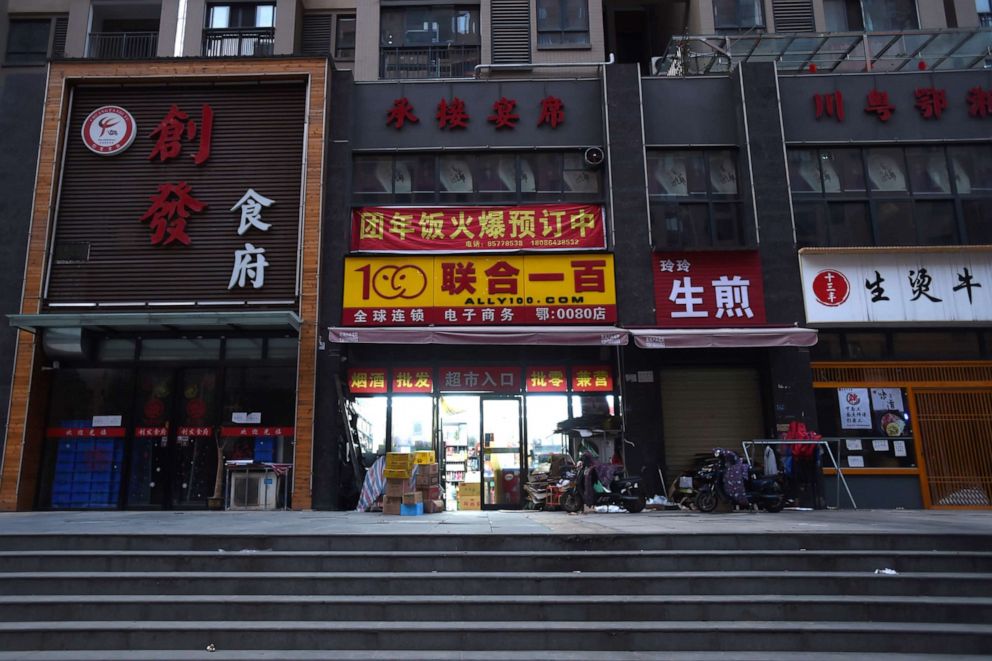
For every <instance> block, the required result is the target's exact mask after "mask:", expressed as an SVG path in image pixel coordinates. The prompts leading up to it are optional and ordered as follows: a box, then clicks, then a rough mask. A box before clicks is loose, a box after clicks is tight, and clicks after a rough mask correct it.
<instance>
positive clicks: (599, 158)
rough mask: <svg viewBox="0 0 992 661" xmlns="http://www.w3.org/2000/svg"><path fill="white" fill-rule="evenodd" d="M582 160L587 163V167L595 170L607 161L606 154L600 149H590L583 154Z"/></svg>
mask: <svg viewBox="0 0 992 661" xmlns="http://www.w3.org/2000/svg"><path fill="white" fill-rule="evenodd" d="M582 158H583V160H584V161H585V162H586V165H588V166H589V167H591V168H595V167H599V166H600V165H602V164H603V161H604V160H606V154H604V153H603V150H602V149H601V148H599V147H589V148H588V149H586V151H585V153H583V154H582Z"/></svg>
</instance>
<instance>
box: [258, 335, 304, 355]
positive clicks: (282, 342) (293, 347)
mask: <svg viewBox="0 0 992 661" xmlns="http://www.w3.org/2000/svg"><path fill="white" fill-rule="evenodd" d="M298 350H299V340H298V339H297V338H295V337H273V338H270V339H269V346H268V353H267V354H266V355H267V356H268V358H269V359H270V360H296V354H297V352H298Z"/></svg>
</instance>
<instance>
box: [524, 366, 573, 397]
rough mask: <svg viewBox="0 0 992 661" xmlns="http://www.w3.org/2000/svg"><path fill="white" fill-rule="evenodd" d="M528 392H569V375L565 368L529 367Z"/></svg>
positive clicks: (526, 384)
mask: <svg viewBox="0 0 992 661" xmlns="http://www.w3.org/2000/svg"><path fill="white" fill-rule="evenodd" d="M525 387H526V390H527V392H568V376H567V372H566V371H565V368H564V367H563V366H561V365H559V366H557V367H548V366H544V367H528V368H527V376H526V379H525Z"/></svg>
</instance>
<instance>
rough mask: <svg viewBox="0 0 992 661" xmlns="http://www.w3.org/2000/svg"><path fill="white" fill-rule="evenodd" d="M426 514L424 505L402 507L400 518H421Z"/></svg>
mask: <svg viewBox="0 0 992 661" xmlns="http://www.w3.org/2000/svg"><path fill="white" fill-rule="evenodd" d="M423 513H424V504H423V503H417V504H416V505H400V516H420V515H421V514H423Z"/></svg>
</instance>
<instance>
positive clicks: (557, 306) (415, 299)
mask: <svg viewBox="0 0 992 661" xmlns="http://www.w3.org/2000/svg"><path fill="white" fill-rule="evenodd" d="M343 307H344V311H343V324H344V325H346V326H425V325H430V324H435V325H479V324H484V325H515V324H561V323H565V324H595V323H612V322H614V321H615V320H616V297H615V292H614V276H613V256H612V255H609V254H596V253H589V254H571V255H560V254H556V255H526V256H503V257H497V256H480V255H446V256H433V257H403V256H395V257H367V258H363V257H349V258H347V259H346V261H345V283H344V306H343Z"/></svg>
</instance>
